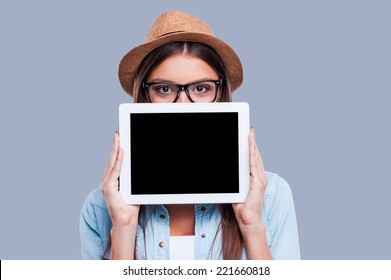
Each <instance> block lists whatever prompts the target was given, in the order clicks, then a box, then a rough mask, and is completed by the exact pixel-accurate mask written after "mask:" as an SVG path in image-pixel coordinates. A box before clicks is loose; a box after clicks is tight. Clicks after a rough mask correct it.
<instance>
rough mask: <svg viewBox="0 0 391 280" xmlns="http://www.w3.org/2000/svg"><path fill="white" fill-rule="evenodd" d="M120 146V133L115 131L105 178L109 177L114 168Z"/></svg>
mask: <svg viewBox="0 0 391 280" xmlns="http://www.w3.org/2000/svg"><path fill="white" fill-rule="evenodd" d="M118 147H119V137H118V133H117V132H115V133H114V139H113V147H112V148H111V153H110V156H109V159H108V161H107V164H106V169H105V173H104V176H103V178H108V177H109V176H110V174H111V172H112V170H113V167H114V165H115V161H116V158H117V156H118Z"/></svg>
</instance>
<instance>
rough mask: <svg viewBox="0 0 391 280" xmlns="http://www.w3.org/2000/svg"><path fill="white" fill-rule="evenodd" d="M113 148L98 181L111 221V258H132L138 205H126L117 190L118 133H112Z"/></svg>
mask: <svg viewBox="0 0 391 280" xmlns="http://www.w3.org/2000/svg"><path fill="white" fill-rule="evenodd" d="M113 142H114V143H113V148H112V150H111V154H110V157H109V160H108V162H107V165H106V169H105V174H104V176H103V179H102V181H101V183H100V187H101V190H102V192H103V195H104V197H105V200H106V204H107V209H108V210H109V214H110V218H111V221H112V223H113V227H112V228H111V246H112V250H111V258H112V259H132V258H133V257H134V254H133V252H134V246H135V239H136V232H137V224H138V212H139V209H140V206H139V205H128V204H126V203H125V201H124V200H123V198H122V196H121V193H120V192H119V175H120V171H121V166H122V160H123V157H124V150H123V149H122V148H121V147H120V140H119V137H118V133H117V132H116V133H115V134H114V141H113Z"/></svg>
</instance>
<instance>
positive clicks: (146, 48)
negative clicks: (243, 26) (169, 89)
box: [118, 32, 243, 97]
mask: <svg viewBox="0 0 391 280" xmlns="http://www.w3.org/2000/svg"><path fill="white" fill-rule="evenodd" d="M175 41H188V42H197V43H202V44H205V45H208V46H210V47H212V48H213V49H214V50H215V51H216V52H217V54H218V55H219V56H220V57H221V59H222V60H223V63H224V65H225V67H226V69H227V72H228V79H229V83H230V87H231V91H232V92H233V91H234V90H235V89H237V88H238V87H239V86H240V85H241V84H242V81H243V69H242V64H241V62H240V59H239V57H238V55H237V54H236V53H235V51H234V50H233V49H232V48H231V47H230V46H229V45H228V44H227V43H225V42H224V41H223V40H221V39H219V38H217V37H215V36H212V35H210V34H204V33H195V32H180V33H175V34H169V35H166V36H163V37H160V38H158V39H155V40H153V41H151V42H147V43H144V44H142V45H139V46H137V47H135V48H133V49H131V50H130V51H129V52H128V53H127V54H125V56H124V57H123V58H122V60H121V62H120V64H119V69H118V76H119V80H120V83H121V86H122V88H123V89H124V90H125V91H126V93H128V94H129V95H130V96H132V97H133V92H132V88H133V80H134V75H135V72H136V71H137V69H138V67H139V65H140V63H141V62H142V61H143V59H144V58H145V57H146V56H147V55H148V54H149V53H150V52H151V51H153V50H154V49H156V48H158V47H160V46H162V45H165V44H167V43H170V42H175Z"/></svg>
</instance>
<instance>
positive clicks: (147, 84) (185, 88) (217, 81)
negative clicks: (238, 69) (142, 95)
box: [142, 79, 223, 103]
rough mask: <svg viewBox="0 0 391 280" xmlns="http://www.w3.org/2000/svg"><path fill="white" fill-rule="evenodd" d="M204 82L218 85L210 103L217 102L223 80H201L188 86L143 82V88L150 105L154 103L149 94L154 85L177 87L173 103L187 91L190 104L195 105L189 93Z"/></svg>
mask: <svg viewBox="0 0 391 280" xmlns="http://www.w3.org/2000/svg"><path fill="white" fill-rule="evenodd" d="M202 82H212V83H214V84H215V85H216V91H215V96H214V98H213V100H212V101H210V103H212V102H215V101H216V98H217V94H218V92H219V88H220V86H221V85H222V84H223V79H219V80H200V81H196V82H192V83H188V84H185V85H181V84H175V83H171V82H152V83H146V82H143V83H142V86H143V88H144V89H145V92H146V94H147V97H148V101H149V102H150V103H152V101H151V96H150V94H149V87H150V86H152V85H158V84H166V85H172V86H176V87H177V88H178V91H177V93H176V96H175V99H174V101H173V102H172V103H175V102H176V101H177V100H178V98H179V95H180V92H181V91H185V92H186V96H187V98H189V100H190V102H193V103H195V101H194V100H193V99H191V96H190V93H189V86H191V85H194V84H198V83H202Z"/></svg>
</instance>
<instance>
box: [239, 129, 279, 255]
mask: <svg viewBox="0 0 391 280" xmlns="http://www.w3.org/2000/svg"><path fill="white" fill-rule="evenodd" d="M249 150H250V188H249V191H248V194H247V197H246V200H245V201H244V203H235V204H232V207H233V209H234V211H235V216H236V220H237V221H238V225H239V228H240V231H241V233H242V236H243V240H244V243H245V246H246V250H247V257H248V258H249V259H270V258H272V256H271V253H270V250H269V248H268V246H267V241H266V229H265V225H264V224H263V223H262V220H261V213H262V205H263V198H264V195H265V191H266V187H267V184H268V177H267V175H266V172H265V169H264V167H263V163H262V159H261V155H260V153H259V151H258V148H257V143H256V141H255V132H254V129H253V128H251V131H250V135H249Z"/></svg>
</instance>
